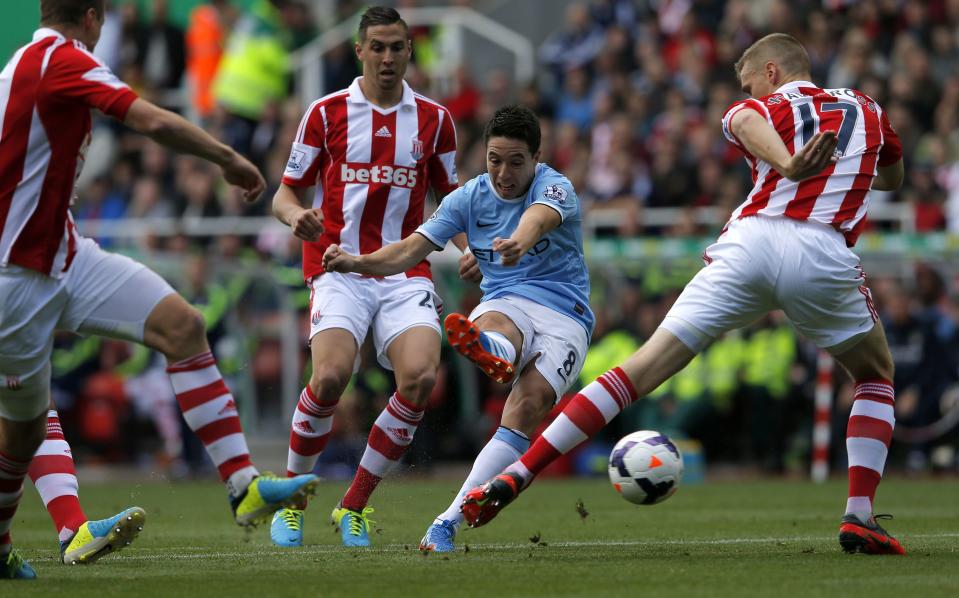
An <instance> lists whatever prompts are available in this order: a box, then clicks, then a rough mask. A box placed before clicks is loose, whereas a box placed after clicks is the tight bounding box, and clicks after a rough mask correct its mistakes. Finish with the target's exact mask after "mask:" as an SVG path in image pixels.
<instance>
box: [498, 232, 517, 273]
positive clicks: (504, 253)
mask: <svg viewBox="0 0 959 598" xmlns="http://www.w3.org/2000/svg"><path fill="white" fill-rule="evenodd" d="M493 251H495V252H496V253H498V254H499V255H500V261H501V262H502V263H503V265H504V266H515V265H516V264H518V263H519V260H520V258H522V257H523V248H522V247H520V244H519V241H516V240H514V239H512V238H510V239H500V238H499V237H496V238H495V239H493Z"/></svg>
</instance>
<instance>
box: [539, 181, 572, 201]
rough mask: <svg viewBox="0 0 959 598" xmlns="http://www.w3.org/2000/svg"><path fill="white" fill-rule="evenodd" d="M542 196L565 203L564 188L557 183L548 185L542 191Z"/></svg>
mask: <svg viewBox="0 0 959 598" xmlns="http://www.w3.org/2000/svg"><path fill="white" fill-rule="evenodd" d="M543 197H545V198H546V199H551V200H553V201H555V202H556V203H566V189H563V188H562V187H560V186H559V185H550V186H548V187H546V190H545V191H543Z"/></svg>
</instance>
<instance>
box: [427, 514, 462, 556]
mask: <svg viewBox="0 0 959 598" xmlns="http://www.w3.org/2000/svg"><path fill="white" fill-rule="evenodd" d="M455 537H456V524H455V523H453V522H452V521H444V522H443V523H434V524H433V525H431V526H429V528H428V529H427V530H426V535H424V536H423V539H422V540H420V550H422V551H424V552H454V551H455V550H456V547H455V546H453V538H455Z"/></svg>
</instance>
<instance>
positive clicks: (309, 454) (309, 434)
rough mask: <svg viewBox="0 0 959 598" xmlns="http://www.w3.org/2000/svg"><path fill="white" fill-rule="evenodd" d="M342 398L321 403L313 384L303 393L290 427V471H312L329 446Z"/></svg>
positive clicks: (301, 472) (288, 464)
mask: <svg viewBox="0 0 959 598" xmlns="http://www.w3.org/2000/svg"><path fill="white" fill-rule="evenodd" d="M337 403H338V401H334V402H332V403H320V402H318V401H317V400H316V397H315V396H314V395H313V391H312V390H311V389H310V387H309V385H307V387H306V388H304V389H303V392H301V393H300V400H299V401H298V402H297V403H296V410H295V411H294V412H293V425H292V429H291V431H290V451H289V454H288V455H287V458H286V475H287V476H289V477H293V476H296V475H300V474H304V473H310V472H311V471H313V466H314V465H316V459H317V457H319V456H320V453H322V452H323V449H325V448H326V443H327V442H328V441H329V439H330V430H332V429H333V412H334V411H336V405H337Z"/></svg>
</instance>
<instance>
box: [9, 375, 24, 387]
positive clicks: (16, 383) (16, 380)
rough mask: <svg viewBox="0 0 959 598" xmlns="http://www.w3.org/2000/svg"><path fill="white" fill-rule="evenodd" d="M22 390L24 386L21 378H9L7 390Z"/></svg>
mask: <svg viewBox="0 0 959 598" xmlns="http://www.w3.org/2000/svg"><path fill="white" fill-rule="evenodd" d="M21 388H23V384H21V383H20V378H18V377H17V376H7V390H20V389H21Z"/></svg>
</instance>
